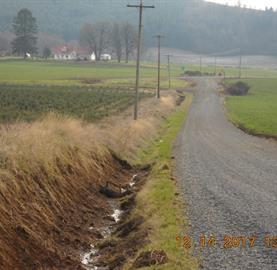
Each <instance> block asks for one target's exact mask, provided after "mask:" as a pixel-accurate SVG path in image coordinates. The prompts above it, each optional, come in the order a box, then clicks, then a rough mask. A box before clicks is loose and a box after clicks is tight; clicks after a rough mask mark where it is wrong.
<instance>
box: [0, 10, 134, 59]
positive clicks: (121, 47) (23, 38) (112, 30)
mask: <svg viewBox="0 0 277 270" xmlns="http://www.w3.org/2000/svg"><path fill="white" fill-rule="evenodd" d="M13 32H14V34H15V38H14V39H13V41H12V42H11V45H12V53H13V54H15V55H18V56H23V57H24V58H26V57H27V56H28V54H30V55H35V54H37V52H38V49H37V40H38V27H37V22H36V18H34V17H33V15H32V13H31V11H30V10H28V9H22V10H20V11H19V12H18V14H17V16H16V17H15V18H14V20H13ZM136 37H137V33H136V30H135V29H134V27H133V25H131V24H130V23H128V22H122V23H118V22H115V23H110V22H98V23H94V24H85V25H84V26H83V27H82V29H81V32H80V40H79V43H80V44H81V45H82V46H84V47H88V48H89V49H90V50H91V53H92V52H94V53H95V56H96V60H100V56H101V54H103V53H104V52H105V51H106V50H108V49H109V51H112V52H113V53H114V54H115V55H116V58H117V60H118V62H121V60H122V58H123V57H125V61H126V62H128V61H129V57H130V55H131V54H132V52H133V51H134V49H135V47H136ZM0 41H1V40H0ZM5 45H6V44H5ZM50 54H51V50H50V49H49V47H47V46H44V49H43V57H44V58H47V57H49V56H50Z"/></svg>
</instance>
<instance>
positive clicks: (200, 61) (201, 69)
mask: <svg viewBox="0 0 277 270" xmlns="http://www.w3.org/2000/svg"><path fill="white" fill-rule="evenodd" d="M199 64H200V66H199V68H200V73H201V76H202V56H200V63H199Z"/></svg>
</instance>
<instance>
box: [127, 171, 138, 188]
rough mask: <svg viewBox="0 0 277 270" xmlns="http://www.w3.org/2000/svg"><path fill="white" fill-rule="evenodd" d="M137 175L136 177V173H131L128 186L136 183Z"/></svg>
mask: <svg viewBox="0 0 277 270" xmlns="http://www.w3.org/2000/svg"><path fill="white" fill-rule="evenodd" d="M137 177H138V175H137V174H134V175H133V177H132V179H131V182H130V183H129V186H130V187H131V188H132V187H133V186H134V185H135V184H136V180H137Z"/></svg>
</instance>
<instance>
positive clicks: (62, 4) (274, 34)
mask: <svg viewBox="0 0 277 270" xmlns="http://www.w3.org/2000/svg"><path fill="white" fill-rule="evenodd" d="M144 2H145V4H154V5H155V6H156V8H155V9H147V10H145V12H144V26H145V27H144V32H145V36H146V38H145V41H146V45H147V46H152V45H154V42H155V40H154V39H153V35H155V34H157V33H161V34H163V35H165V36H166V38H165V39H164V40H163V42H164V44H163V45H164V46H167V47H175V48H180V49H185V50H191V51H195V52H201V53H212V52H218V51H226V50H232V49H235V48H239V47H241V48H242V51H243V53H263V54H277V13H276V12H273V11H272V10H270V9H269V10H267V11H256V10H250V9H243V8H241V9H240V8H238V7H227V6H222V5H217V4H212V3H206V2H203V1H201V0H145V1H144ZM128 3H131V4H135V3H138V1H135V0H129V1H127V0H78V1H76V0H0V7H1V9H0V31H9V30H10V29H11V22H12V18H13V17H14V16H15V14H16V13H17V11H18V10H19V9H20V8H23V7H26V8H29V9H30V10H31V11H32V12H33V14H34V16H35V17H36V18H37V21H38V26H39V29H40V31H43V32H49V33H53V34H58V35H60V36H62V37H63V38H64V39H66V40H71V39H78V37H79V31H80V28H81V26H82V25H83V24H84V23H86V22H92V23H93V22H95V21H100V20H102V21H103V20H107V21H126V20H128V21H131V22H132V23H134V24H137V20H138V12H137V10H136V9H134V8H127V7H126V4H128Z"/></svg>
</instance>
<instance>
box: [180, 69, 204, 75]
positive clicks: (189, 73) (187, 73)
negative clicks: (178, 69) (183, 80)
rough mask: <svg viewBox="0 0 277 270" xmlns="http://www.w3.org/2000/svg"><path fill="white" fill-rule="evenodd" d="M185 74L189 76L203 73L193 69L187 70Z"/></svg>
mask: <svg viewBox="0 0 277 270" xmlns="http://www.w3.org/2000/svg"><path fill="white" fill-rule="evenodd" d="M184 74H185V75H187V76H201V75H202V74H201V72H200V71H192V70H187V71H186V72H185V73H184Z"/></svg>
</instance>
